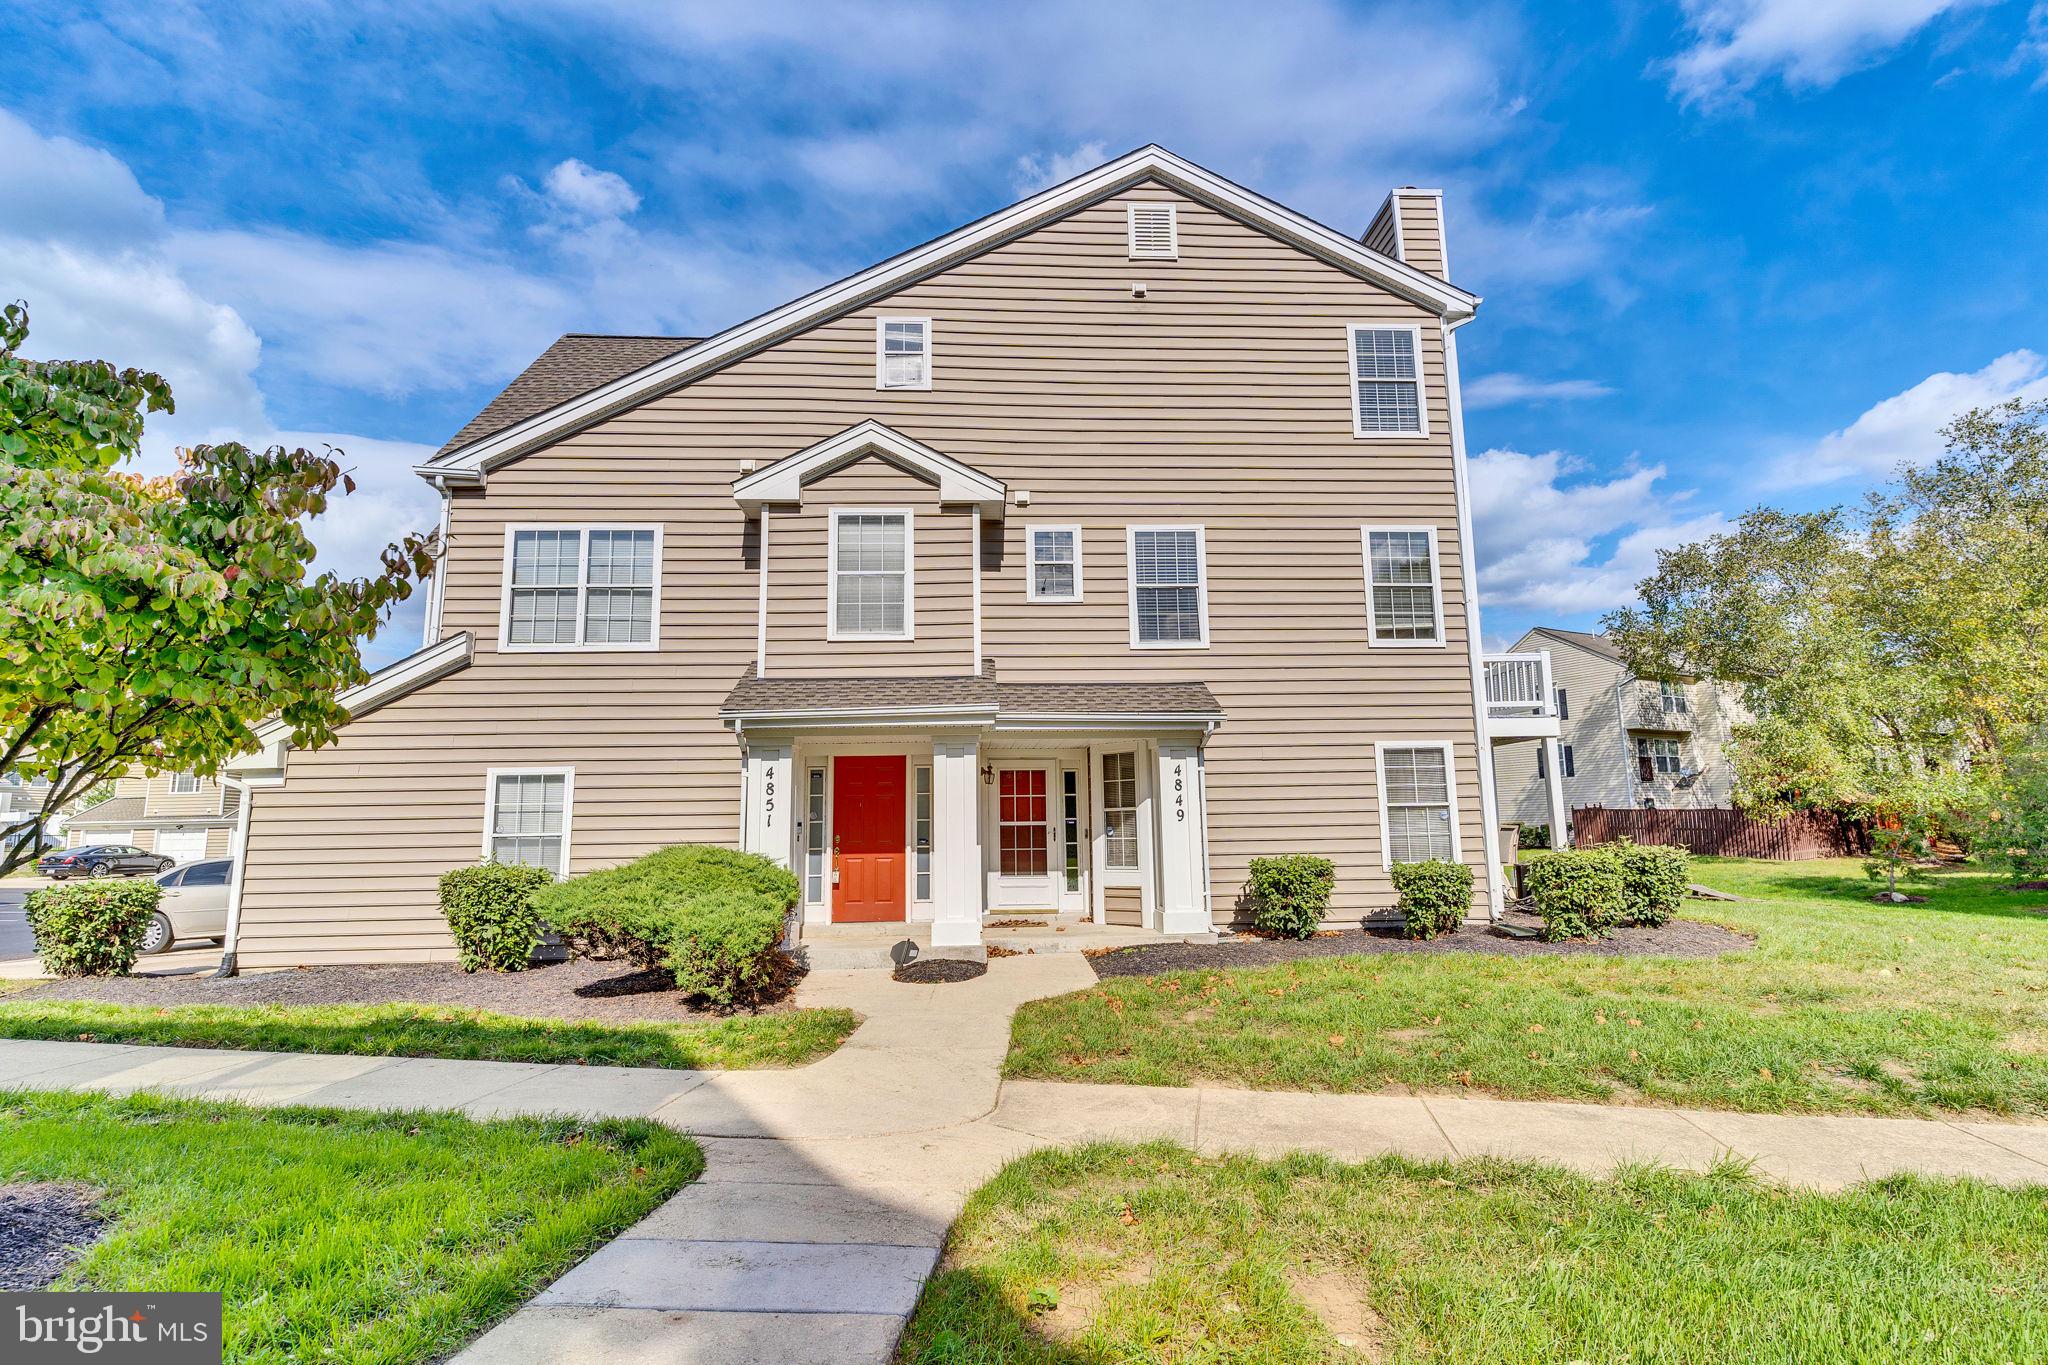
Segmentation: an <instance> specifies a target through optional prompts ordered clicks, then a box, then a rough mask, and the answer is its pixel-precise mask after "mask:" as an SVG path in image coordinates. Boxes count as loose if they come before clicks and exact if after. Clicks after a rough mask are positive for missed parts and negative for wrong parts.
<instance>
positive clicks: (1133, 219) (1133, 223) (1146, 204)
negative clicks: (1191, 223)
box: [1124, 199, 1180, 261]
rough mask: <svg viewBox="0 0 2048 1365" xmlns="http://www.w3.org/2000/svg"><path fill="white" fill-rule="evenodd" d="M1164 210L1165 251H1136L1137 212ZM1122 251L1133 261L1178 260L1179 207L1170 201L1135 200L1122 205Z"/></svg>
mask: <svg viewBox="0 0 2048 1365" xmlns="http://www.w3.org/2000/svg"><path fill="white" fill-rule="evenodd" d="M1141 208H1146V209H1165V210H1166V250H1164V251H1140V250H1138V210H1139V209H1141ZM1124 249H1125V251H1127V252H1128V253H1129V256H1128V259H1130V260H1133V261H1177V260H1179V259H1180V205H1178V204H1175V203H1173V202H1171V201H1170V200H1159V199H1137V200H1132V201H1131V202H1129V203H1127V204H1125V205H1124Z"/></svg>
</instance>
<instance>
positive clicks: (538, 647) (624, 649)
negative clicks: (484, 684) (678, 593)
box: [498, 521, 662, 654]
mask: <svg viewBox="0 0 2048 1365" xmlns="http://www.w3.org/2000/svg"><path fill="white" fill-rule="evenodd" d="M522 531H574V532H576V534H577V540H576V642H575V643H573V644H566V645H557V644H530V645H515V644H513V643H512V550H513V547H514V546H515V545H516V544H517V542H518V540H519V533H520V532H522ZM592 531H652V532H654V599H653V601H652V602H651V603H650V604H649V607H648V610H649V612H650V613H651V617H650V621H649V626H650V629H649V631H648V636H647V638H646V639H645V640H641V641H634V642H630V643H618V642H614V641H605V642H603V643H601V644H594V645H593V644H585V643H583V613H584V609H585V607H586V605H587V604H588V602H589V600H590V584H589V582H588V579H589V577H590V533H591V532H592ZM661 539H662V537H661V525H660V523H658V522H630V523H629V522H610V521H593V522H541V521H522V522H514V523H510V524H508V525H507V526H506V527H505V554H504V563H503V564H502V565H501V566H500V568H499V571H498V579H499V584H498V652H499V653H500V654H644V653H646V652H647V651H649V650H654V649H659V648H661V560H662V545H661Z"/></svg>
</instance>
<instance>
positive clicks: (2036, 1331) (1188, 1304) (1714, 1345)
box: [898, 1143, 2048, 1365]
mask: <svg viewBox="0 0 2048 1365" xmlns="http://www.w3.org/2000/svg"><path fill="white" fill-rule="evenodd" d="M2044 1262H2048V1191H2044V1189H2043V1188H2041V1187H2033V1188H2025V1189H2015V1190H2005V1189H1998V1188H1996V1187H1992V1186H1988V1185H1983V1184H1979V1183H1977V1182H1974V1181H1968V1180H1943V1179H1932V1178H1926V1177H1911V1176H1895V1177H1890V1178H1887V1179H1884V1180H1879V1181H1873V1182H1871V1183H1869V1184H1865V1185H1859V1186H1855V1187H1852V1188H1851V1189H1848V1190H1844V1191H1840V1192H1838V1193H1832V1194H1821V1193H1813V1192H1798V1191H1789V1190H1785V1189H1782V1188H1779V1187H1777V1186H1774V1185H1771V1184H1769V1183H1767V1182H1764V1181H1761V1180H1759V1179H1757V1178H1756V1177H1754V1176H1753V1175H1752V1174H1750V1173H1749V1172H1748V1171H1747V1170H1746V1169H1745V1168H1744V1167H1743V1166H1741V1165H1740V1164H1737V1163H1724V1164H1723V1165H1722V1166H1719V1167H1717V1168H1715V1169H1714V1170H1712V1171H1710V1172H1708V1173H1706V1174H1704V1175H1686V1174H1681V1173H1678V1172H1674V1171H1669V1170H1659V1169H1653V1168H1647V1167H1633V1168H1625V1169H1623V1170H1620V1171H1618V1172H1616V1173H1615V1174H1614V1175H1613V1176H1612V1177H1610V1178H1606V1179H1595V1178H1591V1177H1588V1176H1584V1175H1579V1174H1574V1173H1572V1172H1569V1171H1565V1170H1562V1169H1560V1168H1557V1167H1548V1166H1537V1165H1519V1164H1511V1163H1506V1162H1500V1161H1490V1160H1485V1159H1475V1160H1465V1161H1458V1162H1428V1163H1425V1162H1416V1161H1409V1160H1404V1159H1402V1158H1400V1157H1392V1156H1389V1157H1381V1158H1377V1159H1374V1160H1371V1161H1367V1162H1363V1163H1359V1164H1355V1165H1354V1164H1345V1163H1340V1162H1336V1161H1332V1160H1329V1159H1326V1158H1322V1157H1312V1156H1293V1157H1286V1158H1282V1159H1279V1160H1273V1161H1263V1160H1259V1159H1256V1158H1252V1157H1229V1158H1223V1159H1214V1158H1211V1159H1204V1158H1201V1157H1197V1156H1196V1155H1194V1154H1193V1153H1191V1152H1189V1151H1187V1150H1186V1149H1185V1148H1182V1147H1177V1146H1173V1145H1170V1144H1164V1143H1160V1144H1151V1145H1145V1146H1125V1145H1115V1144H1097V1145H1091V1146H1086V1147H1079V1148H1067V1149H1049V1150H1046V1151H1042V1152H1038V1153H1034V1154H1032V1155H1030V1156H1026V1157H1022V1158H1020V1159H1018V1160H1017V1161H1014V1162H1012V1163H1011V1164H1010V1165H1008V1166H1007V1167H1005V1168H1004V1169H1003V1170H1002V1171H1001V1172H1000V1173H998V1175H997V1176H996V1177H995V1179H993V1180H992V1181H990V1182H989V1183H988V1184H987V1185H985V1186H983V1187H982V1188H981V1189H980V1190H979V1191H977V1192H976V1193H975V1194H974V1195H973V1196H972V1197H971V1198H970V1199H969V1200H968V1203H967V1207H966V1209H965V1210H964V1211H963V1213H962V1215H961V1217H960V1219H959V1221H958V1222H956V1223H955V1225H954V1228H953V1232H952V1235H951V1237H950V1238H949V1239H948V1243H947V1251H946V1256H945V1260H944V1262H943V1263H942V1265H941V1268H940V1271H939V1273H938V1274H937V1275H936V1276H934V1278H933V1279H932V1280H931V1281H930V1282H929V1283H928V1284H927V1285H926V1287H925V1291H924V1295H923V1297H922V1299H921V1300H920V1303H919V1306H918V1309H917V1311H916V1313H915V1314H914V1315H913V1317H912V1319H911V1322H910V1326H909V1328H908V1330H907V1331H906V1333H905V1336H904V1341H903V1346H902V1348H901V1351H900V1354H899V1356H898V1360H899V1362H901V1363H902V1365H954V1363H955V1362H959V1363H961V1365H965V1363H966V1362H974V1363H975V1365H994V1363H995V1362H1004V1365H1098V1363H1099V1362H1104V1361H1121V1360H1161V1359H1164V1360H1178V1359H1183V1358H1190V1359H1191V1358H1195V1357H1197V1356H1199V1358H1200V1359H1202V1360H1204V1361H1209V1362H1214V1363H1215V1365H1252V1363H1253V1362H1259V1363H1260V1365H1264V1363H1265V1362H1276V1363H1277V1365H1296V1363H1299V1365H1307V1362H1319V1363H1320V1362H1327V1361H1329V1360H1332V1359H1338V1358H1341V1359H1358V1358H1361V1357H1362V1358H1364V1359H1369V1360H1375V1361H1378V1360H1385V1361H1390V1362H1392V1361H1400V1362H1414V1361H1438V1360H1441V1361H1474V1360H1501V1361H1507V1360H1516V1361H1521V1360H1530V1361H1534V1360H1547V1361H1567V1360H1586V1361H1595V1360H1600V1361H1605V1360H1630V1361H1637V1362H1670V1363H1671V1365H1678V1363H1679V1362H1693V1361H1702V1360H1741V1361H1745V1362H1772V1363H1783V1365H1791V1363H1792V1362H1803V1361H1811V1360H1929V1361H1935V1360H1939V1361H1957V1362H1961V1361H1976V1360H1985V1361H2018V1360H2040V1359H2043V1358H2048V1280H2044V1279H2043V1278H2042V1277H2041V1276H2040V1275H2039V1274H2037V1273H2036V1272H2035V1270H2034V1267H2038V1266H2040V1265H2042V1264H2043V1263H2044ZM1340 1348H1348V1349H1340ZM1353 1352H1356V1353H1357V1354H1352V1353H1353Z"/></svg>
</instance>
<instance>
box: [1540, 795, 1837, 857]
mask: <svg viewBox="0 0 2048 1365" xmlns="http://www.w3.org/2000/svg"><path fill="white" fill-rule="evenodd" d="M1615 839H1631V840H1633V841H1635V842H1636V843H1639V844H1677V845H1679V846H1680V847H1682V848H1685V849H1688V850H1690V851H1691V852H1693V853H1704V854H1708V855H1713V856H1719V857H1724V858H1776V859H1778V860H1779V861H1781V862H1802V861H1804V860H1806V859H1808V858H1841V857H1852V856H1854V855H1856V854H1860V853H1866V852H1868V851H1869V839H1868V838H1867V836H1866V835H1865V833H1864V831H1863V830H1862V828H1861V827H1860V826H1857V825H1855V824H1852V823H1850V822H1849V821H1846V820H1843V819H1840V818H1839V817H1836V816H1829V815H1816V814H1814V813H1812V812H1810V811H1803V812H1801V813H1799V814H1797V815H1790V816H1787V817H1786V818H1785V819H1783V820H1771V821H1764V820H1752V819H1750V818H1749V817H1748V816H1747V815H1744V814H1743V813H1742V812H1741V811H1739V810H1729V809H1727V808H1725V807H1712V808H1709V809H1705V810H1610V809H1608V808H1606V807H1604V806H1587V807H1585V808H1584V809H1581V810H1575V811H1573V812H1572V842H1573V843H1574V844H1576V845H1578V846H1579V847H1581V848H1584V847H1585V846H1586V845H1588V844H1604V843H1609V842H1611V841H1613V840H1615Z"/></svg>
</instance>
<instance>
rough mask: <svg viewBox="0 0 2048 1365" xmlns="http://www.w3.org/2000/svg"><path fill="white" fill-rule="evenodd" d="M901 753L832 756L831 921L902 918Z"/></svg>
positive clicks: (841, 922) (903, 905)
mask: <svg viewBox="0 0 2048 1365" xmlns="http://www.w3.org/2000/svg"><path fill="white" fill-rule="evenodd" d="M903 772H904V758H903V755H901V754H842V755H840V756H839V757H838V758H836V759H834V760H833V761H832V865H833V868H834V870H835V871H836V872H837V873H838V880H837V881H836V882H835V883H834V885H833V887H832V919H833V922H834V923H839V924H844V923H847V922H850V921H851V922H865V921H870V920H900V919H904V918H906V916H905V914H904V910H905V907H906V898H905V896H904V894H903V843H904V840H903Z"/></svg>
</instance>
